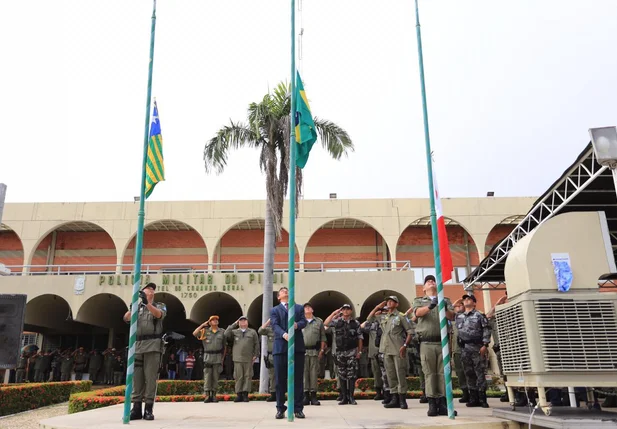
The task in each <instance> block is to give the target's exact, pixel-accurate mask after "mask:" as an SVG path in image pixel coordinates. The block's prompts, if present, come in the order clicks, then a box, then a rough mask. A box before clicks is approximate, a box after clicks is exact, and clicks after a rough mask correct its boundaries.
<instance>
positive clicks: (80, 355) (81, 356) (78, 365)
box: [73, 347, 88, 380]
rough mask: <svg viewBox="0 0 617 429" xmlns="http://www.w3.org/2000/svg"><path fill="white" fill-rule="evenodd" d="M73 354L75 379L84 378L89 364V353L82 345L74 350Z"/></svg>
mask: <svg viewBox="0 0 617 429" xmlns="http://www.w3.org/2000/svg"><path fill="white" fill-rule="evenodd" d="M73 355H74V357H75V380H82V379H83V376H84V372H85V371H86V367H87V365H88V353H86V352H85V351H84V348H83V347H80V348H79V349H77V350H75V351H74V352H73Z"/></svg>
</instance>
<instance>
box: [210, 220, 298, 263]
mask: <svg viewBox="0 0 617 429" xmlns="http://www.w3.org/2000/svg"><path fill="white" fill-rule="evenodd" d="M265 224H266V221H265V220H264V219H263V218H252V219H244V220H242V221H240V222H237V223H235V224H234V225H232V226H230V227H229V228H227V229H226V230H225V232H224V233H223V234H222V235H221V236H220V238H219V239H218V241H217V243H216V247H215V248H214V251H213V256H214V257H213V261H212V262H213V267H214V271H222V272H232V271H263V259H264V253H263V252H264V228H265ZM288 250H289V233H288V232H287V230H285V229H284V228H283V229H282V231H281V239H280V240H278V241H277V242H276V251H275V254H274V270H275V271H285V270H287V264H288V262H289V251H288ZM295 260H296V262H299V261H300V252H299V251H298V246H297V245H296V257H295Z"/></svg>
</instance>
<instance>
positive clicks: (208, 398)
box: [204, 391, 212, 404]
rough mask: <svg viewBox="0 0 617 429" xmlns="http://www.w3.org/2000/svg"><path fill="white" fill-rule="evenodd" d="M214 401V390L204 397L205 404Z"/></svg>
mask: <svg viewBox="0 0 617 429" xmlns="http://www.w3.org/2000/svg"><path fill="white" fill-rule="evenodd" d="M210 402H212V392H210V391H208V392H206V397H205V398H204V404H208V403H210Z"/></svg>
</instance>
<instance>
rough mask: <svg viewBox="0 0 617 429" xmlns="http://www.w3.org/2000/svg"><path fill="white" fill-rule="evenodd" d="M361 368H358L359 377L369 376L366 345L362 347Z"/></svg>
mask: <svg viewBox="0 0 617 429" xmlns="http://www.w3.org/2000/svg"><path fill="white" fill-rule="evenodd" d="M359 364H360V368H359V369H358V378H368V377H369V373H368V347H366V346H364V348H363V349H362V356H360V362H359Z"/></svg>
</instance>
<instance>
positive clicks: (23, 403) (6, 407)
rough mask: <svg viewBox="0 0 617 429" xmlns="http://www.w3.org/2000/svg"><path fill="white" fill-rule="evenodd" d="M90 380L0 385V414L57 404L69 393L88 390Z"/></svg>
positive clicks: (69, 394)
mask: <svg viewBox="0 0 617 429" xmlns="http://www.w3.org/2000/svg"><path fill="white" fill-rule="evenodd" d="M91 388H92V382H91V381H66V382H61V383H28V384H19V385H16V386H8V387H5V386H2V387H0V404H2V406H0V416H6V415H8V414H15V413H19V412H22V411H28V410H34V409H36V408H40V407H45V406H47V405H52V404H59V403H60V402H65V401H67V400H68V399H69V397H70V396H71V394H73V393H78V392H88V391H90V389H91Z"/></svg>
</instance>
